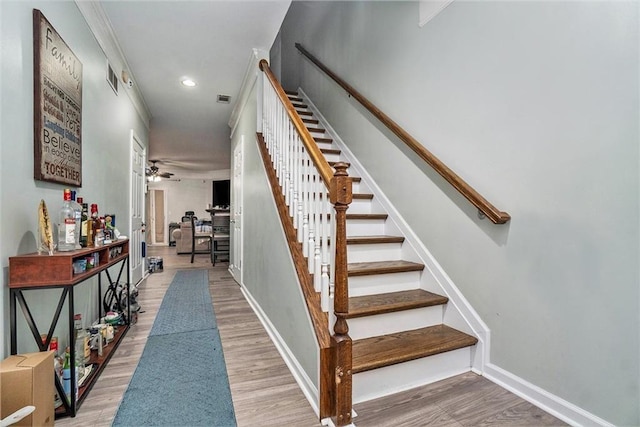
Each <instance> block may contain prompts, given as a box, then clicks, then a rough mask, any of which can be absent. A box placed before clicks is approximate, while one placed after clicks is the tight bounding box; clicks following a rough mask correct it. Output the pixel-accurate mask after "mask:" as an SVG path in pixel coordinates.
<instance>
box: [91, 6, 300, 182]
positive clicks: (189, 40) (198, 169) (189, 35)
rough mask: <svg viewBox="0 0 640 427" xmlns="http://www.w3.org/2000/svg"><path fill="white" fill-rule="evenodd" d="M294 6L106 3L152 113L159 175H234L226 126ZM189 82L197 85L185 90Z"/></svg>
mask: <svg viewBox="0 0 640 427" xmlns="http://www.w3.org/2000/svg"><path fill="white" fill-rule="evenodd" d="M290 3H291V0H287V1H271V0H267V1H244V0H235V1H217V0H215V1H104V0H103V1H101V2H100V4H101V5H102V8H103V9H104V12H105V14H106V16H107V17H108V20H109V21H110V24H111V27H112V28H113V32H114V33H115V35H116V37H117V40H118V43H119V45H120V48H121V49H122V52H123V53H124V55H125V57H126V61H127V63H128V64H129V67H130V68H131V69H130V70H129V71H130V74H131V78H132V80H133V82H134V84H135V85H137V86H138V89H139V91H140V92H141V93H142V96H143V98H144V101H145V103H146V105H147V107H148V109H149V112H150V113H151V122H150V123H151V131H150V137H149V145H150V147H149V153H148V156H147V158H148V159H153V160H159V163H158V167H159V168H160V171H161V172H173V173H174V174H175V178H211V177H213V176H214V172H215V171H221V170H228V169H229V168H230V139H229V138H230V128H229V125H228V122H229V118H230V116H231V112H232V110H233V107H234V105H235V102H236V101H237V98H238V94H239V91H240V86H241V84H242V80H243V78H244V75H245V72H246V70H247V66H248V64H249V57H250V55H251V52H252V49H254V48H257V49H262V50H266V51H268V50H269V49H270V47H271V45H272V43H273V41H274V40H275V37H276V35H277V33H278V30H279V28H280V25H281V24H282V21H283V19H284V16H285V14H286V12H287V9H288V8H289V4H290ZM184 77H190V78H191V79H193V80H195V81H196V82H197V83H198V85H197V86H196V87H194V88H187V87H184V86H182V84H181V83H180V81H181V79H182V78H184ZM219 94H221V95H230V96H231V103H230V104H220V103H217V102H216V98H217V96H218V95H219Z"/></svg>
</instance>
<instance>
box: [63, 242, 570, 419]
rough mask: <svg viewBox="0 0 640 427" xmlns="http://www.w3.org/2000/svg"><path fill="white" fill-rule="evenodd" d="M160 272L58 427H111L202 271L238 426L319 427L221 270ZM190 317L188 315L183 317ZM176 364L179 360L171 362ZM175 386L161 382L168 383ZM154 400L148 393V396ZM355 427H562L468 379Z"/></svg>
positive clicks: (442, 385) (203, 264)
mask: <svg viewBox="0 0 640 427" xmlns="http://www.w3.org/2000/svg"><path fill="white" fill-rule="evenodd" d="M147 252H148V253H147V255H148V256H161V257H162V258H163V264H164V270H163V271H162V272H157V273H153V274H151V275H149V277H148V278H147V279H146V280H145V281H143V283H142V285H141V286H140V287H139V292H140V293H139V298H138V301H139V302H140V305H141V307H142V312H141V313H140V314H139V316H138V323H137V324H136V325H135V326H133V327H132V328H131V329H130V330H129V332H128V333H127V335H126V337H125V338H124V340H123V341H122V343H121V344H120V346H119V347H118V350H117V352H116V353H115V355H114V357H113V358H112V359H111V361H110V362H109V364H108V365H107V367H106V369H105V370H104V372H103V373H102V375H101V376H100V378H99V379H98V381H97V382H96V384H95V385H94V387H93V390H92V391H91V393H90V394H89V395H88V397H87V398H86V400H85V401H84V402H83V405H82V407H81V408H80V410H79V411H78V415H77V416H76V417H75V418H63V419H60V420H57V421H56V426H104V427H106V426H110V425H111V422H112V420H113V418H114V416H115V414H116V412H117V409H118V405H119V402H120V399H121V398H122V395H123V394H124V392H125V391H126V389H127V385H128V383H129V381H130V379H131V376H132V375H133V372H134V370H135V368H136V365H137V363H138V360H139V358H140V356H141V354H142V351H143V349H144V345H145V342H146V339H147V336H148V334H149V331H150V329H151V327H152V325H153V322H154V319H155V316H156V312H157V310H158V308H159V307H160V304H161V303H162V298H163V297H164V294H165V292H166V290H167V288H168V287H169V284H170V283H171V281H172V279H173V276H174V275H175V272H176V271H177V270H180V269H190V268H207V269H208V270H209V279H210V281H209V284H210V292H211V295H212V299H213V304H214V310H215V314H216V319H217V322H218V328H219V331H220V337H221V339H222V346H223V350H224V356H225V361H226V365H227V372H228V374H229V384H230V387H231V394H232V396H233V405H234V409H235V413H236V420H237V423H238V426H240V427H250V426H274V427H275V426H282V425H290V426H295V427H307V426H308V427H311V426H320V423H319V422H318V421H317V419H316V415H315V414H314V412H313V410H312V409H311V406H310V405H309V403H308V402H307V400H306V398H305V397H304V395H303V393H302V391H301V390H300V388H299V387H298V385H297V383H296V382H295V380H294V378H293V376H292V375H291V373H290V371H289V369H288V368H287V366H286V364H285V363H284V361H283V360H282V358H281V357H280V355H279V353H278V351H277V350H276V348H275V346H274V345H273V343H272V341H271V339H270V338H269V336H268V335H267V333H266V331H265V330H264V328H263V326H262V324H261V323H260V321H259V320H258V318H257V317H256V315H255V314H254V312H253V310H252V309H251V307H250V306H249V305H248V303H247V302H246V300H245V298H244V296H243V295H242V293H241V291H240V287H239V286H238V284H237V283H236V282H235V281H234V280H233V279H232V277H231V276H230V274H229V272H228V270H227V263H218V264H216V266H215V267H211V264H210V263H209V258H208V256H207V255H198V256H196V259H195V262H194V264H190V263H189V256H187V255H175V248H173V247H162V246H156V247H149V248H148V251H147ZM185 315H188V313H185ZM176 363H179V361H176ZM176 380H179V379H172V378H168V379H167V384H170V383H171V382H172V381H176ZM149 392H150V393H152V392H153V391H151V390H150V391H149ZM354 409H355V411H356V412H357V413H358V415H359V416H358V417H357V418H356V419H355V420H354V421H355V422H356V425H357V426H358V427H367V426H369V427H377V426H387V425H396V426H405V427H413V426H415V427H418V426H426V425H434V426H444V425H447V426H463V425H467V426H475V425H503V426H513V425H528V426H542V425H564V423H562V422H561V421H560V420H558V419H556V418H554V417H552V416H551V415H549V414H547V413H546V412H544V411H542V410H541V409H539V408H537V407H535V406H533V405H531V404H529V403H528V402H526V401H524V400H522V399H520V398H519V397H517V396H515V395H514V394H512V393H510V392H508V391H507V390H505V389H503V388H501V387H499V386H497V385H495V384H493V383H492V382H490V381H488V380H486V379H484V378H483V377H480V376H477V375H475V374H472V373H468V374H464V375H460V376H457V377H454V378H451V379H448V380H445V381H440V382H438V383H435V384H432V385H429V386H425V387H420V388H417V389H414V390H409V391H407V392H404V393H400V394H398V395H395V396H392V397H387V398H383V399H378V400H374V401H370V402H365V403H362V404H358V405H354Z"/></svg>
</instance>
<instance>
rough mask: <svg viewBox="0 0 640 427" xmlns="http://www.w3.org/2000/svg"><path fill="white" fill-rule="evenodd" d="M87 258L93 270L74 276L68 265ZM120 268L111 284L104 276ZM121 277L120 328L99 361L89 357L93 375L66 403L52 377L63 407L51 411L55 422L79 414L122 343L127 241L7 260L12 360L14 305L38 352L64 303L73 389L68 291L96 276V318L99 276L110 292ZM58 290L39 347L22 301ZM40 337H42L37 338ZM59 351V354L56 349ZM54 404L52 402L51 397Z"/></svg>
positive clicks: (100, 310)
mask: <svg viewBox="0 0 640 427" xmlns="http://www.w3.org/2000/svg"><path fill="white" fill-rule="evenodd" d="M89 256H94V258H95V259H97V263H96V265H95V266H94V267H93V268H91V269H88V270H86V271H84V272H81V273H78V274H74V270H73V263H74V261H77V260H81V259H86V258H87V257H89ZM118 264H120V265H119V270H117V271H118V275H117V277H116V279H115V280H113V279H112V277H111V274H110V272H109V270H108V269H109V268H110V267H114V266H117V265H118ZM125 271H126V279H127V280H126V284H125V287H126V301H127V312H126V313H122V315H123V317H124V324H123V325H119V326H118V327H117V331H116V333H115V335H114V338H113V341H112V342H111V343H110V344H109V345H108V346H106V347H105V348H104V350H103V354H102V356H98V355H97V354H95V352H92V353H91V359H90V361H89V364H93V365H94V369H93V371H92V372H91V374H90V375H91V376H90V377H89V378H88V379H87V380H86V381H85V382H84V384H83V385H82V386H81V387H79V388H78V395H77V396H76V391H75V387H71V396H70V402H69V401H67V399H66V398H65V393H64V390H63V387H62V383H61V382H60V379H59V378H58V376H57V375H54V377H55V387H56V390H57V391H58V395H59V396H60V397H61V400H62V406H60V407H59V408H57V409H56V418H59V417H61V416H68V415H70V416H72V417H75V415H76V412H77V410H78V409H79V407H80V405H81V404H82V401H83V400H84V399H85V398H86V396H87V394H88V393H89V391H90V390H91V388H92V387H93V384H94V383H95V382H96V380H97V379H98V376H99V375H100V373H101V372H102V371H103V370H104V367H105V366H106V364H107V363H108V361H109V359H111V356H112V355H113V353H114V352H115V350H116V348H117V347H118V344H120V342H121V341H122V338H123V337H124V335H125V334H126V332H127V330H128V329H129V325H130V319H131V308H130V304H129V301H130V300H129V291H130V289H129V286H130V284H129V281H130V277H129V240H128V239H125V240H118V241H115V242H113V243H110V244H106V245H104V246H100V247H92V248H83V249H78V250H75V251H70V252H55V253H54V254H53V255H48V254H42V255H39V254H37V253H33V254H27V255H18V256H13V257H9V293H10V327H11V354H12V355H13V354H17V353H18V331H17V310H16V309H17V305H18V304H19V305H20V308H21V309H22V312H23V314H24V317H25V320H26V322H27V325H28V326H29V329H30V330H31V334H32V335H33V339H34V340H35V342H36V343H37V344H38V348H39V350H40V351H47V349H48V348H49V344H50V343H51V338H52V337H53V334H54V332H55V329H56V325H57V324H58V320H59V319H60V314H61V312H62V309H63V306H64V303H65V301H68V311H69V312H68V318H67V319H66V320H67V323H68V325H67V326H68V334H69V335H68V337H69V339H68V341H67V342H68V343H69V350H70V363H71V384H75V383H76V378H75V377H76V370H75V345H74V342H73V340H74V334H73V332H74V322H73V316H74V314H75V313H74V298H73V291H74V288H75V286H77V285H80V284H81V283H83V282H85V281H86V280H87V279H89V278H91V277H94V276H96V275H97V276H98V277H97V278H98V315H99V317H102V316H103V315H104V310H103V307H102V304H101V303H102V301H101V300H102V276H103V274H104V275H105V276H106V279H107V281H108V283H109V287H113V289H115V287H117V285H118V283H119V282H120V280H121V278H122V275H123V273H124V272H125ZM52 288H60V289H62V292H61V295H60V299H59V300H58V305H57V308H56V310H55V313H54V316H53V319H51V323H50V325H49V329H48V332H47V334H46V339H45V340H44V342H43V338H41V334H40V331H39V330H38V327H37V325H36V323H35V320H34V318H33V316H32V314H31V311H30V309H29V306H28V304H27V302H26V300H25V298H24V292H27V291H37V290H38V289H52ZM42 337H44V334H42ZM59 351H62V350H61V349H59ZM51 398H52V399H53V396H51Z"/></svg>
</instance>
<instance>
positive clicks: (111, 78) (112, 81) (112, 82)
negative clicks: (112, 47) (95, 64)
mask: <svg viewBox="0 0 640 427" xmlns="http://www.w3.org/2000/svg"><path fill="white" fill-rule="evenodd" d="M107 68H108V70H107V81H108V82H109V86H111V89H113V91H114V92H115V93H116V95H117V94H118V76H116V73H114V72H113V68H111V64H109V63H108V62H107Z"/></svg>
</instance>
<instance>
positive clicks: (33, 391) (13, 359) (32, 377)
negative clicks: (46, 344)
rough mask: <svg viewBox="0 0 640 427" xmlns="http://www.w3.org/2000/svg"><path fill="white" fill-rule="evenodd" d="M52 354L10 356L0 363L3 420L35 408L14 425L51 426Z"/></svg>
mask: <svg viewBox="0 0 640 427" xmlns="http://www.w3.org/2000/svg"><path fill="white" fill-rule="evenodd" d="M54 395H55V390H54V383H53V351H43V352H38V353H26V354H17V355H14V356H9V357H8V358H6V359H5V360H3V361H2V362H0V418H6V417H8V416H9V415H11V414H13V413H14V412H15V411H17V410H18V409H22V408H23V407H25V406H28V405H33V406H35V407H36V409H35V411H34V412H33V413H32V414H31V415H29V416H27V417H25V418H23V419H22V420H21V421H20V422H18V423H16V424H14V425H15V426H52V425H53V423H54V421H55V414H54V412H53V411H54V408H53V399H54Z"/></svg>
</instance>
